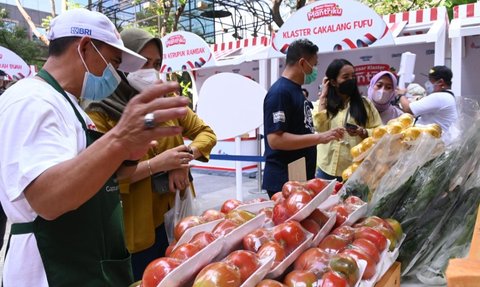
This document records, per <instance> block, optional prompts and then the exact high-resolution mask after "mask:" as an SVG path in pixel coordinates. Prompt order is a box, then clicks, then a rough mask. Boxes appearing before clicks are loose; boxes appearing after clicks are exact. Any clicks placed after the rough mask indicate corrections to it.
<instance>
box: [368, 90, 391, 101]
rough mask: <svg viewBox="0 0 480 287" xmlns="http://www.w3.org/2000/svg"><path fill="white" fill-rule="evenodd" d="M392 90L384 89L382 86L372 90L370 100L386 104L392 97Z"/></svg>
mask: <svg viewBox="0 0 480 287" xmlns="http://www.w3.org/2000/svg"><path fill="white" fill-rule="evenodd" d="M392 93H393V91H389V92H387V91H385V90H384V89H383V88H382V89H380V90H377V91H374V92H373V96H372V100H373V101H374V102H375V103H378V104H386V103H388V102H389V101H390V99H391V98H392Z"/></svg>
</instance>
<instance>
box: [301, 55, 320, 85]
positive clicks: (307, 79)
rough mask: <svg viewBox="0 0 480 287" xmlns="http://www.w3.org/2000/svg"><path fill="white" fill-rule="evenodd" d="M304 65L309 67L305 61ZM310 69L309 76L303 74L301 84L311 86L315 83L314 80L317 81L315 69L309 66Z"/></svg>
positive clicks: (316, 70)
mask: <svg viewBox="0 0 480 287" xmlns="http://www.w3.org/2000/svg"><path fill="white" fill-rule="evenodd" d="M305 63H307V65H308V66H310V64H309V63H308V62H307V61H305ZM310 68H312V72H311V73H310V74H305V78H304V80H303V83H304V84H305V85H308V84H311V83H313V82H315V80H316V79H317V76H318V69H317V67H312V66H310Z"/></svg>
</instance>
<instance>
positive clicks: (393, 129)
mask: <svg viewBox="0 0 480 287" xmlns="http://www.w3.org/2000/svg"><path fill="white" fill-rule="evenodd" d="M402 130H403V125H402V124H401V123H399V122H394V123H392V124H389V125H387V133H389V134H391V135H394V134H399V133H401V132H402Z"/></svg>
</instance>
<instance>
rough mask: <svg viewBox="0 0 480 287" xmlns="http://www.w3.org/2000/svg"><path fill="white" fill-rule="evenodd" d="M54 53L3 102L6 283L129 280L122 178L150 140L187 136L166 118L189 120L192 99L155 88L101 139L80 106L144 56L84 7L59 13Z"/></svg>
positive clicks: (0, 180) (170, 86)
mask: <svg viewBox="0 0 480 287" xmlns="http://www.w3.org/2000/svg"><path fill="white" fill-rule="evenodd" d="M48 39H49V40H50V41H51V42H50V46H49V57H48V59H47V62H46V63H45V66H44V67H43V69H42V70H40V71H39V73H38V74H37V76H36V77H34V78H28V79H24V80H21V81H19V82H18V83H17V84H16V85H14V86H12V88H11V89H9V90H7V92H5V93H4V94H3V95H2V97H1V98H0V137H1V139H2V140H1V142H2V148H1V149H0V201H1V204H2V206H3V208H4V210H5V213H6V215H7V217H8V218H9V220H10V221H11V222H12V228H11V238H10V240H9V248H8V251H7V255H6V258H5V264H4V269H3V286H6V287H10V286H15V287H18V286H116V287H117V286H128V285H129V284H131V283H132V281H133V278H132V274H131V264H130V255H129V254H128V252H127V249H126V247H125V242H124V236H123V220H122V210H121V203H120V197H119V186H118V180H127V179H128V175H129V174H130V173H131V172H132V171H133V170H134V169H135V165H136V160H137V159H138V158H140V157H141V156H142V155H144V154H145V152H146V151H147V150H148V148H149V147H150V144H151V141H152V140H154V139H155V138H159V137H162V136H171V135H176V134H178V133H179V132H180V131H181V130H180V128H179V127H169V128H161V127H159V126H157V123H160V122H163V121H167V120H170V119H174V118H178V117H182V116H184V115H185V114H186V109H185V106H186V105H187V102H188V100H187V99H184V98H181V97H176V98H164V97H159V96H161V95H164V94H166V93H170V92H172V91H174V90H177V89H178V85H177V84H175V83H165V84H156V85H154V86H153V87H152V88H150V89H148V90H146V91H145V92H143V93H141V94H140V95H138V96H137V97H135V99H133V100H131V101H130V103H129V104H128V105H127V107H126V108H125V112H124V114H123V116H122V118H121V119H120V121H119V123H118V124H117V126H116V127H115V128H114V129H112V130H111V131H109V132H108V133H106V134H104V135H102V136H101V137H100V135H99V133H98V132H96V131H95V125H94V124H93V122H92V121H91V120H90V119H89V118H88V116H87V115H86V114H85V113H84V112H83V111H82V109H81V108H80V105H79V102H80V101H81V100H101V99H102V98H104V97H106V96H108V95H110V94H111V93H112V92H113V90H114V89H115V88H116V87H117V85H118V83H119V81H120V80H119V76H118V74H116V72H115V70H116V69H118V70H121V71H125V72H132V71H135V70H137V69H139V68H140V67H141V66H142V65H143V64H144V62H145V58H143V57H141V56H140V55H138V54H136V53H134V52H132V51H130V50H128V49H126V48H125V47H124V46H123V42H122V41H121V39H120V36H119V34H118V32H117V30H116V28H115V26H114V25H113V23H112V22H111V21H110V20H109V19H108V18H107V17H106V16H104V15H102V14H100V13H98V12H91V11H88V10H85V9H76V10H70V11H67V12H65V13H63V14H62V15H60V16H58V17H56V18H54V19H53V20H52V22H51V25H50V31H49V33H48Z"/></svg>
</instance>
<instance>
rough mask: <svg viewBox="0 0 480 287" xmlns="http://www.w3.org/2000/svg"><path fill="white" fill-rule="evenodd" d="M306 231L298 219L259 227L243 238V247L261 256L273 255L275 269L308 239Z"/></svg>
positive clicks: (273, 267)
mask: <svg viewBox="0 0 480 287" xmlns="http://www.w3.org/2000/svg"><path fill="white" fill-rule="evenodd" d="M306 238H307V236H306V232H305V230H304V229H303V228H302V226H301V225H300V223H298V222H297V221H288V222H285V223H282V224H280V225H277V226H274V227H273V228H268V229H267V228H259V229H257V230H255V231H253V232H251V233H249V234H248V235H247V236H245V237H244V238H243V248H244V249H245V250H249V251H252V252H256V253H257V254H258V256H259V257H260V258H262V259H263V258H268V257H270V256H273V258H274V259H273V265H272V267H271V269H272V270H273V269H275V268H276V267H277V266H278V265H279V264H280V263H281V262H282V261H283V260H284V259H285V258H287V256H288V255H289V254H290V253H292V252H293V251H294V250H295V249H296V248H297V247H298V246H299V245H300V244H301V243H303V242H304V241H305V240H306Z"/></svg>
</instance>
